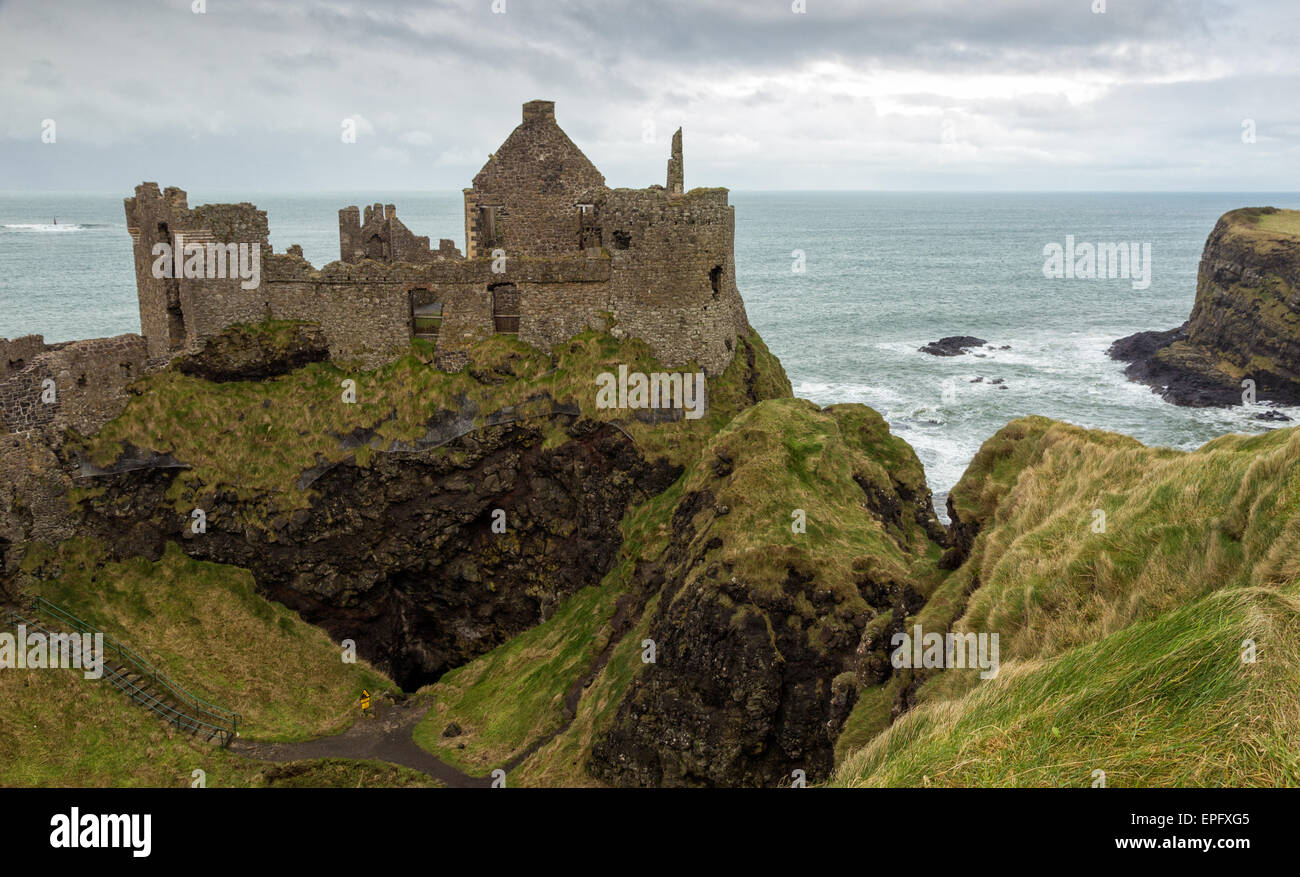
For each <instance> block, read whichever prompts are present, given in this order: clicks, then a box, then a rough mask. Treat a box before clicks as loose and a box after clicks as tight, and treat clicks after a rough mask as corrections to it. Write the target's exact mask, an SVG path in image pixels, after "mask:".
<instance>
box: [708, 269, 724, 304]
mask: <svg viewBox="0 0 1300 877" xmlns="http://www.w3.org/2000/svg"><path fill="white" fill-rule="evenodd" d="M721 284H722V266H721V265H714V266H713V267H712V268H710V269H709V286H712V287H713V299H714V301H717V298H718V287H719V286H720V285H721Z"/></svg>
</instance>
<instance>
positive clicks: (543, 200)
mask: <svg viewBox="0 0 1300 877" xmlns="http://www.w3.org/2000/svg"><path fill="white" fill-rule="evenodd" d="M604 188H605V177H604V176H603V175H602V174H601V173H600V171H598V170H597V169H596V166H595V165H593V164H592V163H591V161H590V160H589V159H588V158H587V156H586V155H584V154H583V153H582V150H581V149H579V148H578V147H577V145H575V144H574V142H573V141H572V140H570V139H569V137H568V135H567V134H565V133H564V131H562V130H561V129H560V127H559V125H557V124H556V121H555V103H554V102H553V101H530V102H528V103H526V104H524V110H523V121H522V123H521V124H520V125H519V127H517V128H515V130H514V131H512V132H511V134H510V136H509V137H507V138H506V141H505V142H504V143H502V144H501V148H500V149H498V150H497V151H496V152H495V153H494V154H493V155H492V157H491V158H490V159H489V160H488V162H487V164H485V165H484V166H483V169H482V170H480V171H479V172H478V174H477V175H476V176H475V177H474V181H473V187H472V188H470V189H466V190H465V242H466V255H467V256H468V257H470V258H478V257H486V256H488V255H490V252H491V250H492V248H493V247H494V246H496V247H500V248H501V249H504V250H505V251H506V253H507V255H513V256H543V257H545V256H564V255H568V254H571V253H572V252H573V251H574V250H576V249H577V241H576V236H577V218H576V206H575V205H576V204H577V203H578V202H579V201H580V200H581V199H582V198H584V197H586V194H585V193H588V192H593V193H594V192H597V191H600V190H603V189H604ZM479 207H497V208H498V210H497V211H496V221H495V226H496V227H495V231H496V239H495V240H491V239H489V236H488V231H487V229H485V228H484V226H483V224H482V222H481V218H480V214H479Z"/></svg>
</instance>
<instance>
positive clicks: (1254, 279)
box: [1109, 207, 1300, 406]
mask: <svg viewBox="0 0 1300 877" xmlns="http://www.w3.org/2000/svg"><path fill="white" fill-rule="evenodd" d="M1109 353H1110V355H1111V357H1113V358H1115V359H1120V360H1124V361H1126V362H1128V363H1129V367H1128V369H1127V370H1126V374H1127V375H1128V376H1129V377H1130V378H1131V379H1133V380H1136V381H1140V382H1142V383H1145V384H1148V385H1150V386H1152V387H1153V388H1156V389H1157V390H1159V391H1160V392H1161V395H1162V396H1163V397H1164V398H1165V399H1167V400H1168V401H1170V402H1174V403H1177V404H1179V405H1193V406H1207V405H1238V404H1241V402H1242V394H1243V392H1244V389H1243V382H1244V381H1246V380H1247V379H1249V380H1253V381H1254V382H1255V392H1256V397H1257V399H1258V400H1259V401H1270V402H1279V403H1282V404H1287V405H1296V404H1300V211H1296V210H1278V209H1276V208H1273V207H1247V208H1242V209H1240V210H1233V211H1231V212H1229V213H1225V214H1224V215H1223V216H1222V217H1221V218H1220V219H1219V221H1218V223H1217V224H1216V225H1215V227H1214V231H1212V232H1211V233H1210V237H1209V239H1208V240H1207V241H1206V242H1205V251H1204V253H1202V255H1201V265H1200V271H1199V274H1198V278H1197V284H1196V303H1195V305H1194V306H1193V307H1192V314H1191V317H1190V318H1189V319H1188V321H1187V322H1186V323H1184V324H1183V325H1182V326H1180V327H1178V328H1176V329H1170V330H1168V331H1164V332H1159V331H1156V332H1138V333H1137V334H1135V335H1130V336H1128V337H1127V338H1121V339H1120V340H1119V341H1116V342H1115V343H1114V344H1113V345H1112V346H1111V348H1110V351H1109Z"/></svg>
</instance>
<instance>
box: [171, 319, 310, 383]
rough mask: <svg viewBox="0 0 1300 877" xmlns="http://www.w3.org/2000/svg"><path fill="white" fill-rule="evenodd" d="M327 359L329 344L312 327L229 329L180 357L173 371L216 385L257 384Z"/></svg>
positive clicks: (298, 324)
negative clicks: (249, 382)
mask: <svg viewBox="0 0 1300 877" xmlns="http://www.w3.org/2000/svg"><path fill="white" fill-rule="evenodd" d="M328 358H329V341H328V339H326V337H325V333H324V331H322V330H321V328H320V326H317V325H315V324H313V323H301V322H282V323H275V324H269V325H262V326H245V325H236V326H230V327H228V328H227V329H226V330H225V331H223V332H222V333H221V334H220V335H215V336H213V337H212V338H209V339H208V340H207V342H205V343H204V345H203V348H202V349H201V350H199V351H198V352H197V353H190V354H186V355H183V356H179V357H177V358H176V360H175V364H176V368H177V369H179V370H180V371H181V372H183V373H184V374H187V375H191V376H193V377H198V378H203V379H204V380H207V381H214V382H217V383H221V382H225V381H259V380H265V379H266V378H273V377H277V376H279V375H285V374H288V373H289V372H291V371H293V370H294V369H299V368H302V367H303V366H304V365H307V364H309V363H313V362H324V361H325V360H326V359H328Z"/></svg>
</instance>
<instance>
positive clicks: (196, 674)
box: [0, 542, 433, 787]
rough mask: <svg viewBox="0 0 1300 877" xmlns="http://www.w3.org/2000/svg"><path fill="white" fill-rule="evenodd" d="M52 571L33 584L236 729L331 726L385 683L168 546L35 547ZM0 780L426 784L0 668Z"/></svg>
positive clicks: (79, 680) (65, 675)
mask: <svg viewBox="0 0 1300 877" xmlns="http://www.w3.org/2000/svg"><path fill="white" fill-rule="evenodd" d="M28 562H29V564H31V566H32V568H34V569H36V568H39V569H41V570H53V569H57V570H59V574H58V575H57V576H54V577H52V578H48V579H45V580H43V581H42V583H41V585H40V587H39V588H38V591H39V592H40V593H41V594H42V595H44V596H45V597H46V598H48V599H50V600H52V601H54V602H55V603H57V604H59V605H61V606H63V607H64V608H66V609H69V610H70V611H72V612H73V613H74V614H77V615H79V616H80V617H82V618H83V619H85V620H87V621H90V622H91V623H93V624H96V625H97V626H100V627H101V628H103V629H104V630H105V631H107V632H108V633H109V634H110V635H112V636H114V637H116V638H119V639H121V640H122V641H124V642H125V643H126V644H127V645H128V646H130V647H131V648H132V649H134V650H135V651H137V652H138V653H140V654H142V655H143V656H144V657H146V659H148V660H150V661H152V662H153V663H154V664H156V665H157V666H159V667H160V668H161V669H162V670H163V671H164V672H165V673H167V674H168V675H169V676H171V677H172V678H173V679H175V680H176V681H177V682H178V683H179V684H181V685H182V686H184V687H186V688H188V689H190V690H191V691H193V692H194V693H196V694H198V695H199V696H200V697H203V698H204V699H207V700H210V701H212V702H214V703H217V704H219V705H221V706H225V707H228V708H231V709H235V710H237V711H239V712H241V713H242V715H243V720H244V722H243V725H242V726H241V736H246V737H254V738H260V739H295V738H302V737H311V736H317V735H320V734H324V733H329V732H331V731H338V730H341V729H342V728H343V727H345V726H346V725H348V724H349V723H350V722H351V720H352V718H353V716H354V715H355V712H356V697H357V695H358V694H359V692H360V689H361V687H363V686H364V687H368V688H370V689H371V690H372V691H373V690H377V689H382V688H391V687H392V683H391V682H389V681H388V680H387V679H385V678H384V677H383V676H381V675H380V674H379V673H377V672H376V671H374V670H372V669H371V668H369V667H368V666H366V665H364V664H361V663H358V664H351V665H345V664H343V663H342V661H341V660H340V658H339V650H338V647H337V646H335V645H334V644H333V643H331V642H330V641H329V638H328V637H326V636H325V634H324V633H323V632H322V631H320V630H319V629H317V628H314V627H312V626H310V625H308V624H306V623H304V622H303V621H301V620H300V619H298V618H297V616H295V615H293V614H292V613H290V612H289V611H288V610H286V609H285V608H284V607H282V606H280V605H278V604H272V603H268V602H266V601H265V600H263V599H262V598H260V597H258V596H257V595H256V594H254V593H253V590H252V580H251V577H250V576H249V574H248V572H247V571H245V570H242V569H238V568H235V567H227V566H222V565H219V564H212V563H202V562H199V561H194V560H191V559H189V558H187V557H185V556H184V555H183V554H181V553H180V552H179V550H175V549H173V550H170V551H168V553H167V554H166V555H165V556H164V557H163V558H162V559H161V560H160V561H158V562H157V563H150V562H148V561H144V560H133V561H129V562H127V563H121V564H116V563H104V561H103V557H102V553H101V551H100V549H99V548H98V547H97V546H96V545H94V544H93V543H90V542H67V543H64V544H63V545H62V546H60V548H59V550H58V551H57V552H53V551H48V550H37V551H34V552H32V553H31V554H30V555H29V557H28ZM0 699H3V702H4V703H5V704H6V706H5V710H4V722H3V723H0V785H2V786H29V785H30V786H124V785H129V786H188V785H190V783H191V782H192V779H191V775H192V772H193V771H194V770H196V769H201V770H203V771H205V772H206V773H207V784H208V786H210V787H221V786H286V785H289V786H291V785H316V786H357V785H378V786H392V785H403V786H405V785H418V786H427V785H433V781H432V780H430V779H429V777H427V776H425V775H424V774H422V773H419V772H416V771H412V770H408V769H406V768H401V767H397V766H394V765H386V764H378V763H368V762H362V761H348V760H338V759H334V760H322V761H309V762H297V763H294V764H293V765H274V764H270V763H265V762H259V761H252V760H249V759H245V758H241V757H238V756H236V755H233V754H231V753H230V752H227V751H225V750H223V749H219V748H217V747H214V746H212V745H209V744H204V743H199V742H197V741H195V740H194V739H193V738H191V737H189V736H187V735H184V734H180V733H177V732H176V731H175V730H173V729H172V728H171V727H169V726H168V725H166V724H165V723H163V722H162V721H161V720H159V719H158V718H156V717H155V716H153V715H152V714H150V713H149V712H147V711H146V710H144V709H142V708H140V707H138V706H136V705H134V704H132V703H131V702H130V701H129V700H128V699H127V698H126V697H125V696H124V695H123V694H121V693H120V692H118V691H117V690H116V689H114V688H113V687H112V686H110V685H109V684H108V683H107V682H104V681H103V680H86V679H84V678H83V676H82V674H81V673H80V672H78V671H73V670H28V671H18V670H8V671H4V672H0Z"/></svg>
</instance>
